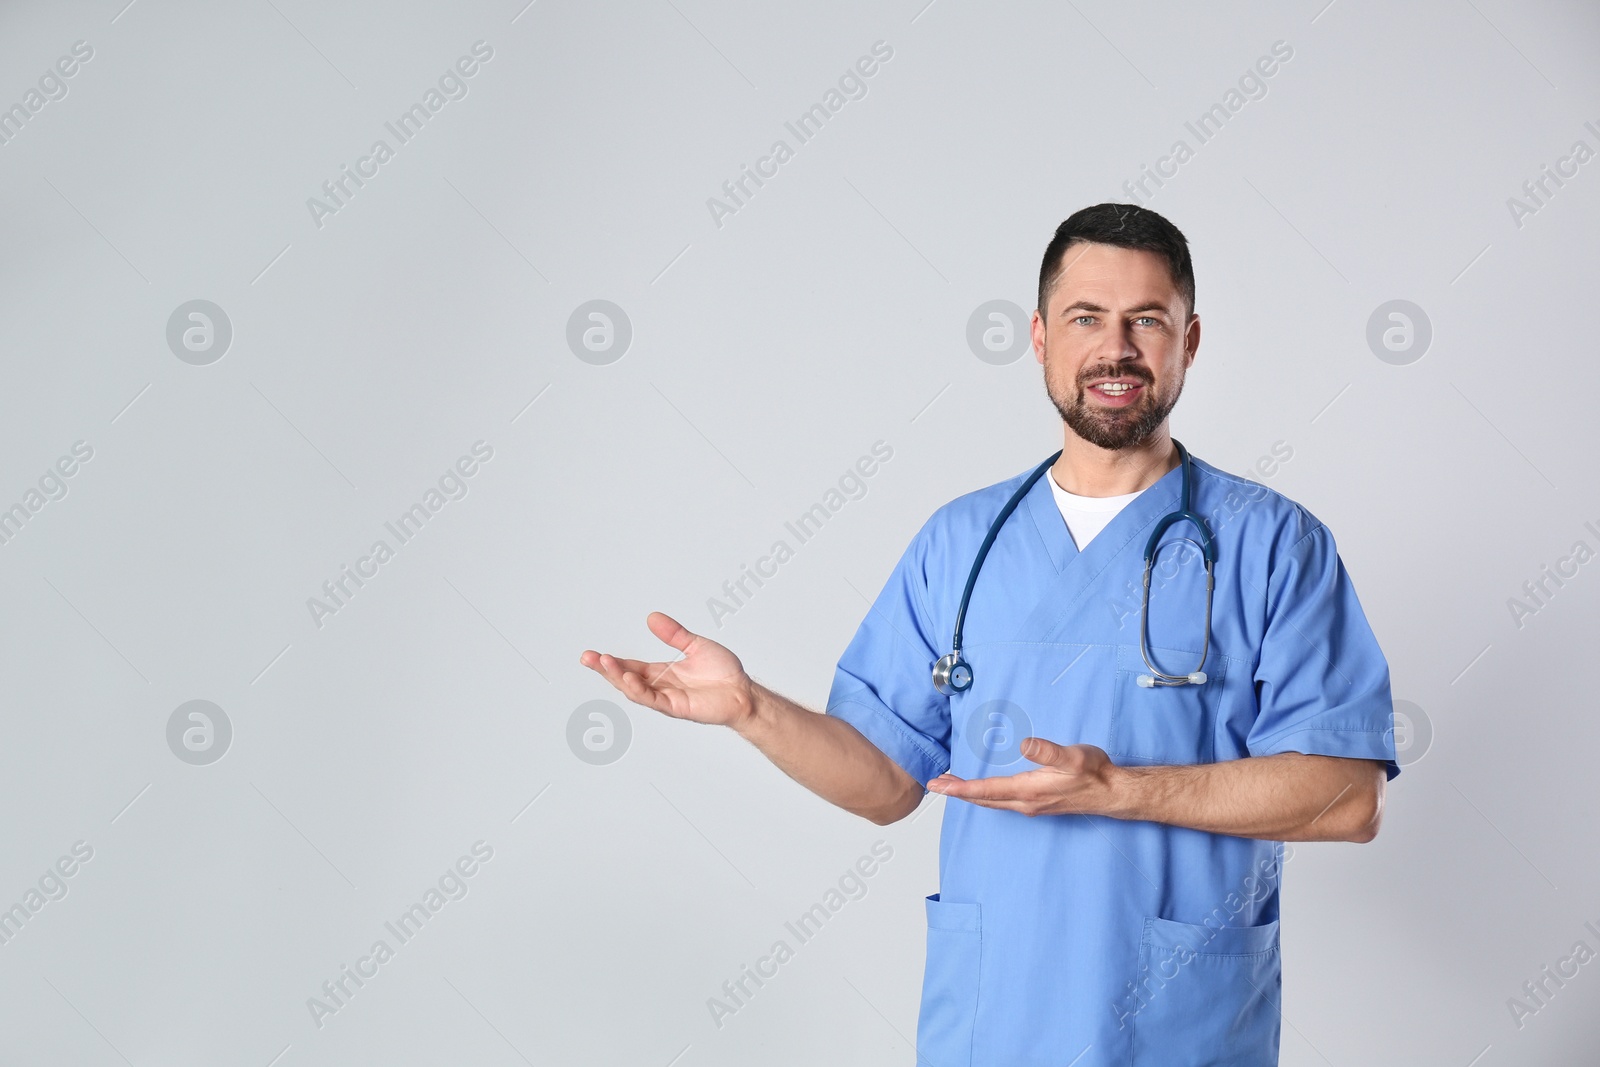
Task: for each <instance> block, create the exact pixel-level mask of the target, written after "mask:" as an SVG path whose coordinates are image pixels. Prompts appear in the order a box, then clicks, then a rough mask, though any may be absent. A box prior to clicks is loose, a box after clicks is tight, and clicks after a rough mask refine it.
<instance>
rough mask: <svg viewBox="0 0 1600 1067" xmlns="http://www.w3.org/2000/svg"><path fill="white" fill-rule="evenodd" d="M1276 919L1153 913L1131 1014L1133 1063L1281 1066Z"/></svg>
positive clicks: (1146, 1066) (1153, 1066)
mask: <svg viewBox="0 0 1600 1067" xmlns="http://www.w3.org/2000/svg"><path fill="white" fill-rule="evenodd" d="M1280 962H1281V961H1280V957H1279V954H1278V923H1277V921H1276V920H1274V921H1273V922H1270V923H1267V924H1266V925H1264V926H1233V927H1221V928H1217V927H1211V926H1197V925H1195V924H1192V923H1180V922H1174V921H1172V920H1171V919H1158V918H1147V919H1145V921H1144V936H1143V938H1142V939H1141V940H1140V944H1139V972H1138V979H1137V981H1136V988H1137V989H1138V995H1137V997H1136V1006H1135V1009H1134V1013H1133V1016H1132V1027H1133V1059H1132V1063H1133V1064H1134V1067H1222V1065H1230V1067H1240V1065H1244V1067H1276V1064H1277V1062H1278V1038H1279V1025H1280V1016H1279V1010H1278V1005H1279V1003H1280V998H1281V978H1282V975H1281V970H1280Z"/></svg>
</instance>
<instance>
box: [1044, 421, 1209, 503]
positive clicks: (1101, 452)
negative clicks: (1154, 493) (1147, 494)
mask: <svg viewBox="0 0 1600 1067" xmlns="http://www.w3.org/2000/svg"><path fill="white" fill-rule="evenodd" d="M1062 434H1063V437H1064V441H1063V444H1062V448H1061V458H1060V459H1058V460H1056V461H1055V464H1054V465H1053V466H1051V468H1050V475H1051V477H1053V478H1054V479H1055V480H1056V484H1057V485H1059V486H1060V487H1061V488H1063V489H1065V490H1066V491H1067V492H1069V493H1076V494H1077V495H1079V496H1124V495H1126V494H1128V493H1137V492H1140V491H1141V490H1144V489H1148V488H1149V487H1150V486H1152V485H1154V484H1155V483H1156V482H1158V481H1159V480H1160V479H1161V476H1162V475H1164V474H1166V473H1167V472H1168V471H1170V470H1171V469H1172V468H1174V467H1176V466H1178V464H1179V463H1180V462H1181V461H1180V460H1179V459H1178V450H1177V448H1176V447H1174V446H1173V444H1172V435H1171V434H1170V433H1168V432H1167V429H1166V427H1164V426H1163V427H1162V428H1161V429H1160V430H1158V431H1156V432H1155V433H1153V434H1151V435H1150V437H1149V439H1148V440H1145V441H1141V442H1140V443H1139V444H1137V445H1133V446H1131V447H1129V448H1122V449H1116V450H1111V449H1105V448H1101V447H1100V446H1098V445H1093V444H1090V443H1089V442H1088V441H1085V440H1084V439H1083V438H1081V437H1079V436H1078V435H1077V434H1075V433H1073V432H1072V429H1071V428H1070V427H1068V426H1065V425H1063V426H1062Z"/></svg>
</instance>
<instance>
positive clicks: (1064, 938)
mask: <svg viewBox="0 0 1600 1067" xmlns="http://www.w3.org/2000/svg"><path fill="white" fill-rule="evenodd" d="M1032 335H1033V347H1034V352H1035V355H1036V356H1037V358H1038V360H1039V362H1040V363H1041V364H1042V365H1043V367H1044V378H1045V386H1046V390H1047V392H1048V393H1049V396H1050V399H1051V400H1052V401H1053V402H1054V404H1055V406H1056V409H1057V410H1058V411H1059V412H1060V414H1061V418H1062V422H1063V447H1062V450H1061V453H1060V455H1059V458H1056V459H1055V461H1054V463H1052V464H1051V465H1050V467H1049V472H1048V477H1039V478H1038V479H1037V480H1036V481H1034V482H1033V483H1032V485H1031V486H1027V482H1026V481H1025V476H1026V472H1025V473H1024V474H1019V475H1017V476H1015V477H1013V478H1010V479H1008V480H1006V481H1004V482H1001V483H999V484H997V485H992V486H990V487H988V488H986V489H980V490H978V491H977V492H973V493H969V494H967V495H965V496H962V497H960V498H958V499H956V500H954V501H951V502H950V503H948V504H946V505H945V506H943V507H941V508H940V509H939V510H938V511H936V512H935V513H934V515H933V517H932V518H931V519H929V520H928V522H927V524H926V525H924V526H923V528H922V530H921V531H920V532H919V533H918V534H917V535H916V537H915V538H914V539H913V540H912V542H911V545H910V547H909V548H908V549H907V550H906V552H905V554H904V555H903V556H902V557H901V559H900V562H899V564H898V565H897V566H896V567H895V569H894V572H893V573H892V574H891V575H890V577H889V580H888V583H887V585H886V586H885V587H884V589H883V591H882V593H880V594H879V596H878V599H877V601H876V602H875V603H874V605H873V607H872V610H871V611H870V612H869V613H868V615H867V617H866V619H865V620H864V621H863V622H862V623H861V626H860V629H859V630H858V631H857V632H856V635H855V638H854V639H853V640H852V641H851V643H850V645H849V647H848V648H847V649H846V650H845V653H844V656H843V657H842V658H841V660H840V662H839V666H838V671H837V673H836V674H835V677H834V682H833V687H832V691H831V693H830V694H829V697H828V707H827V711H826V713H825V714H821V715H819V714H817V713H815V712H812V711H809V710H807V709H805V708H803V707H801V706H799V705H797V704H795V703H794V702H793V701H790V700H788V699H786V698H784V697H782V696H780V695H778V694H777V693H774V692H772V691H771V690H769V689H767V688H765V687H764V686H762V685H760V684H758V683H756V682H754V681H753V680H751V679H750V677H749V676H748V675H747V674H746V673H745V672H744V669H743V667H742V666H741V665H740V663H739V660H738V659H737V657H735V656H734V655H733V653H731V652H730V651H728V650H727V649H726V648H723V647H722V646H720V645H718V644H716V643H715V642H712V641H710V640H708V639H706V638H704V637H700V636H697V635H695V634H691V633H690V632H689V631H687V630H686V629H684V628H683V627H682V626H680V625H679V624H678V623H677V622H675V621H673V620H672V619H670V618H668V617H667V616H665V615H662V614H660V613H659V612H658V613H654V614H652V615H651V616H650V617H649V619H648V625H649V627H650V630H651V632H653V633H654V634H655V635H656V636H657V637H659V638H660V639H661V640H663V641H665V642H666V643H667V644H669V645H671V646H672V647H673V648H675V649H677V650H679V651H680V652H681V653H683V658H682V659H680V660H678V661H677V662H674V663H671V664H667V663H646V662H640V661H637V660H619V659H616V658H614V657H612V656H609V655H600V654H598V653H596V652H593V651H585V652H584V653H583V655H582V657H581V662H583V663H584V664H585V665H586V666H589V667H591V668H593V669H595V670H596V671H598V672H600V673H601V674H603V675H604V676H605V677H606V678H607V680H609V681H610V682H611V683H612V684H613V685H614V686H616V688H617V689H619V690H620V691H621V692H622V693H623V694H624V695H625V696H627V697H628V698H629V699H630V700H633V701H634V702H636V703H639V704H643V705H645V706H646V707H651V708H655V709H656V710H658V711H661V712H663V713H665V714H668V715H672V716H675V717H678V718H687V719H693V720H695V721H698V722H705V723H721V724H724V725H727V726H731V727H733V728H734V729H735V730H737V731H739V733H740V734H741V735H743V736H744V737H745V738H747V739H748V740H750V741H751V742H753V743H754V744H755V745H756V746H757V747H758V748H760V749H761V751H762V752H763V753H765V754H766V755H767V756H768V757H769V758H770V759H771V760H772V761H773V762H774V763H776V764H777V765H778V766H779V767H780V768H781V769H782V770H783V771H784V772H785V773H787V774H788V775H790V776H791V777H792V778H794V779H795V780H797V781H799V782H800V783H801V784H802V785H804V786H806V787H807V788H809V789H811V790H812V791H814V792H816V793H817V794H819V795H820V796H822V797H824V798H825V799H827V800H829V801H832V802H833V803H835V804H837V805H839V806H841V807H843V808H845V809H847V810H849V811H852V812H855V813H857V814H859V815H862V816H864V817H866V818H868V819H871V820H872V821H873V822H876V823H879V824H887V823H891V822H894V821H895V820H897V819H901V818H904V817H905V816H906V815H907V814H909V813H910V812H912V811H913V810H915V809H916V807H917V806H918V804H919V803H920V802H921V800H922V797H923V795H924V787H926V789H927V790H930V791H933V792H937V793H942V794H944V795H945V796H946V797H949V798H951V800H952V801H954V802H951V803H947V804H946V805H945V811H944V825H943V828H942V830H941V838H940V864H939V892H937V893H935V894H933V895H931V896H929V897H928V898H927V902H926V908H927V920H928V942H927V952H928V954H927V966H926V969H925V972H924V977H923V993H922V1007H921V1015H920V1019H919V1023H918V1028H917V1051H918V1056H919V1062H920V1063H923V1064H927V1065H929V1067H966V1065H983V1067H1023V1065H1033V1064H1039V1065H1044V1064H1051V1065H1054V1067H1065V1065H1066V1064H1069V1063H1070V1064H1073V1065H1074V1067H1097V1065H1111V1064H1116V1065H1119V1067H1121V1065H1126V1064H1130V1063H1131V1064H1135V1065H1139V1064H1149V1065H1160V1067H1188V1065H1201V1064H1223V1063H1226V1064H1247V1065H1251V1067H1257V1065H1270V1064H1276V1063H1277V1062H1278V1039H1279V1025H1280V1020H1279V997H1280V968H1279V955H1278V877H1279V874H1280V863H1281V859H1282V853H1281V845H1280V844H1279V843H1280V842H1283V841H1357V842H1361V841H1370V840H1371V839H1372V838H1373V837H1374V836H1375V835H1376V834H1377V832H1378V826H1379V821H1380V818H1381V814H1382V811H1383V797H1384V786H1385V783H1386V782H1387V781H1388V779H1391V778H1393V777H1394V776H1395V775H1396V774H1398V773H1399V767H1398V766H1397V765H1396V763H1395V753H1394V744H1393V736H1392V713H1393V704H1392V701H1391V698H1390V693H1389V671H1388V664H1387V663H1386V662H1385V660H1384V657H1383V654H1382V652H1381V651H1380V650H1379V648H1378V646H1377V642H1376V640H1375V639H1374V637H1373V634H1372V631H1371V628H1370V627H1369V626H1368V624H1367V621H1366V618H1365V616H1364V614H1363V613H1362V610H1361V606H1360V604H1359V602H1358V601H1357V599H1356V595H1355V591H1354V589H1353V587H1352V585H1351V583H1350V579H1349V577H1348V576H1347V575H1346V573H1345V570H1344V567H1343V564H1342V563H1341V561H1340V559H1339V556H1338V553H1337V551H1336V549H1335V546H1334V541H1333V537H1332V535H1331V534H1330V533H1329V531H1328V529H1327V527H1325V526H1323V525H1322V523H1321V522H1319V521H1318V520H1317V519H1316V518H1315V517H1314V516H1312V515H1311V514H1310V513H1309V512H1308V511H1307V510H1306V509H1304V508H1303V507H1301V506H1300V505H1298V504H1296V503H1294V502H1293V501H1291V500H1289V499H1287V498H1285V497H1283V496H1281V495H1280V494H1278V493H1274V492H1272V491H1270V490H1268V489H1266V488H1265V487H1263V486H1260V485H1258V484H1256V483H1254V482H1249V481H1246V480H1244V479H1241V478H1236V477H1234V476H1233V475H1230V474H1227V473H1225V472H1223V471H1221V470H1218V469H1217V468H1215V467H1213V466H1211V465H1210V464H1208V463H1205V462H1203V461H1201V460H1199V459H1195V458H1193V457H1190V467H1191V469H1192V475H1191V477H1192V487H1191V489H1190V491H1189V497H1190V499H1189V504H1188V506H1189V507H1190V508H1191V509H1192V511H1193V512H1195V513H1198V515H1199V516H1201V517H1203V518H1204V519H1205V521H1206V525H1207V526H1208V527H1209V534H1210V536H1211V537H1212V538H1214V546H1215V565H1214V581H1215V586H1214V590H1213V591H1212V593H1211V604H1210V605H1209V606H1208V596H1207V585H1208V574H1207V566H1206V564H1205V562H1203V560H1202V556H1201V552H1200V550H1199V548H1198V547H1197V546H1200V545H1203V544H1204V542H1205V541H1206V535H1205V534H1203V533H1202V532H1201V531H1200V529H1199V527H1198V525H1197V524H1195V523H1192V522H1189V521H1179V522H1175V523H1174V524H1171V525H1169V526H1167V527H1166V528H1165V529H1164V530H1162V532H1161V533H1160V535H1159V544H1160V549H1159V551H1158V552H1157V553H1156V558H1155V560H1153V562H1154V563H1155V566H1154V567H1152V568H1151V570H1150V572H1149V577H1148V578H1147V577H1146V574H1147V570H1146V565H1145V558H1144V557H1145V548H1146V544H1147V542H1148V541H1149V540H1150V538H1151V535H1152V532H1153V531H1156V530H1158V529H1160V528H1161V526H1160V524H1161V520H1162V519H1163V517H1164V516H1167V515H1168V514H1169V513H1171V512H1174V511H1177V510H1178V509H1179V508H1180V507H1181V506H1182V502H1183V500H1184V497H1185V492H1184V469H1183V468H1184V464H1183V462H1182V457H1183V456H1184V454H1185V453H1184V452H1183V450H1181V446H1179V445H1177V444H1176V443H1175V442H1174V441H1173V440H1172V438H1171V436H1170V435H1169V433H1168V428H1167V416H1168V414H1169V413H1170V412H1171V410H1172V408H1173V405H1175V404H1176V403H1177V400H1178V396H1179V394H1180V392H1181V391H1182V389H1183V381H1184V375H1185V372H1186V371H1187V370H1188V368H1189V367H1190V365H1191V364H1192V363H1193V362H1194V358H1195V353H1196V351H1197V350H1198V348H1199V345H1200V319H1199V317H1198V316H1197V315H1196V314H1195V312H1194V271H1193V266H1192V264H1191V261H1190V257H1189V250H1188V243H1187V241H1186V240H1185V239H1184V237H1183V235H1182V234H1181V233H1180V232H1179V231H1178V230H1177V228H1176V227H1174V226H1173V225H1172V224H1171V223H1170V222H1168V221H1167V220H1166V219H1164V218H1162V217H1161V216H1160V215H1157V214H1156V213H1155V212H1152V211H1148V210H1145V209H1143V208H1139V207H1135V206H1132V205H1127V204H1099V205H1096V206H1094V207H1090V208H1085V209H1084V210H1082V211H1079V212H1078V213H1076V214H1075V215H1073V216H1072V217H1071V218H1069V219H1067V220H1066V221H1065V222H1063V223H1062V224H1061V226H1060V228H1059V229H1057V231H1056V234H1055V237H1054V239H1053V240H1052V241H1051V242H1050V245H1049V247H1048V248H1047V249H1046V251H1045V256H1044V261H1043V263H1042V265H1041V268H1040V273H1039V305H1038V310H1036V311H1035V312H1034V314H1033V320H1032ZM1039 473H1041V474H1042V473H1043V472H1042V471H1040V472H1039ZM1025 486H1027V488H1026V489H1025V491H1024V487H1025ZM1018 492H1021V493H1022V494H1023V495H1022V496H1021V498H1020V499H1019V500H1018V501H1017V505H1016V510H1015V511H1014V512H1013V513H1011V515H1010V517H1009V518H1008V519H1006V520H1005V521H1004V522H1003V523H1001V524H1000V526H999V528H998V530H997V532H996V534H995V538H994V541H993V545H992V548H991V549H990V551H989V553H988V555H987V557H986V558H985V559H984V560H983V562H982V566H981V569H980V571H979V577H978V578H977V579H976V580H975V584H974V586H973V590H972V594H971V599H970V603H969V604H968V605H967V610H966V612H965V616H964V634H963V637H964V643H963V644H962V647H961V656H962V658H963V660H964V662H965V665H966V668H967V669H968V670H970V672H971V681H970V688H964V689H963V687H962V685H960V684H956V685H952V684H949V683H948V682H947V683H946V684H944V685H943V686H941V687H936V686H935V684H934V681H933V677H932V675H931V671H932V669H933V667H934V665H935V662H936V661H938V660H940V658H941V657H942V656H944V655H945V653H946V652H948V651H950V647H951V644H952V643H953V642H952V635H953V631H954V627H955V625H956V618H957V613H958V611H959V608H960V605H961V600H962V591H963V589H964V588H965V587H966V585H967V579H968V576H969V573H970V571H971V568H972V565H973V561H974V558H975V557H976V556H977V555H978V554H979V550H980V547H981V545H982V544H983V541H984V538H985V535H986V534H988V533H989V532H990V529H991V527H992V525H993V524H994V522H995V520H996V518H997V516H999V515H1000V513H1001V512H1002V509H1003V508H1004V507H1005V504H1006V503H1007V501H1009V500H1011V499H1012V498H1013V495H1014V494H1016V493H1018ZM1186 539H1187V540H1186ZM1146 581H1148V582H1149V586H1148V590H1149V600H1148V612H1146V611H1145V610H1144V607H1143V602H1144V597H1143V594H1144V591H1145V588H1146V587H1145V585H1144V583H1145V582H1146ZM1141 630H1145V631H1146V632H1145V634H1144V636H1143V638H1142V637H1141ZM1202 657H1203V662H1202ZM1158 674H1159V678H1158V677H1157V676H1158ZM961 681H965V679H964V678H963V679H961ZM1152 683H1154V684H1152ZM1170 683H1178V684H1170ZM952 689H953V690H956V691H952ZM1019 742H1020V744H1019Z"/></svg>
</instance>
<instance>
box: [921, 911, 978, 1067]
mask: <svg viewBox="0 0 1600 1067" xmlns="http://www.w3.org/2000/svg"><path fill="white" fill-rule="evenodd" d="M924 904H925V905H926V906H927V911H928V962H927V965H926V966H925V968H924V970H923V973H922V1009H921V1011H920V1012H919V1014H918V1016H917V1054H918V1056H919V1057H920V1059H921V1060H922V1061H924V1062H927V1063H931V1064H935V1065H937V1067H971V1064H972V1031H973V1023H974V1020H975V1019H976V1016H977V1013H978V979H979V976H980V974H981V970H982V964H983V922H982V912H981V910H980V908H979V906H978V905H977V904H967V903H961V902H958V901H953V900H940V899H939V894H938V893H934V894H933V895H932V896H930V897H928V898H927V899H926V900H925V901H924Z"/></svg>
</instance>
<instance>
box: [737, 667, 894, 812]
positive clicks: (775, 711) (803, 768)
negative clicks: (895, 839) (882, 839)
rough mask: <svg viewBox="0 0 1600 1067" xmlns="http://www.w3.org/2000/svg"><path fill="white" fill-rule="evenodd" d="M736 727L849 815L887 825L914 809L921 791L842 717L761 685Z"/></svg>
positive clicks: (757, 685)
mask: <svg viewBox="0 0 1600 1067" xmlns="http://www.w3.org/2000/svg"><path fill="white" fill-rule="evenodd" d="M750 690H751V707H750V709H749V711H748V713H747V714H746V715H745V716H744V717H743V719H742V720H740V722H739V723H737V724H736V725H735V726H734V729H735V730H736V731H737V732H738V733H739V735H740V736H741V737H743V738H744V739H745V740H747V741H749V742H750V743H751V744H753V745H755V746H756V748H758V749H760V750H761V752H762V754H763V755H765V756H766V757H767V758H768V759H769V760H771V761H772V762H773V763H774V764H776V765H777V767H778V769H779V770H781V771H783V773H784V774H787V775H788V776H789V777H790V778H793V779H794V780H795V781H797V782H799V783H800V784H801V785H803V786H805V787H806V788H807V789H809V790H811V791H812V792H813V793H815V794H817V795H818V796H819V797H821V798H822V799H824V800H826V801H828V802H829V803H831V804H836V805H838V806H839V807H841V808H844V809H845V810H846V811H849V812H851V813H853V814H856V815H860V816H861V817H862V818H865V819H870V820H871V821H873V822H875V823H878V824H879V825H880V826H882V825H887V824H888V823H891V822H894V821H896V820H898V819H902V818H904V817H905V816H906V815H908V814H910V813H911V812H912V811H914V810H915V809H916V807H917V805H918V804H919V803H921V801H922V795H923V789H922V786H921V784H920V783H918V782H916V781H913V780H912V778H911V776H910V775H908V774H906V772H905V771H904V770H902V769H901V768H900V766H899V765H898V764H896V763H895V762H894V761H893V760H891V759H889V757H888V756H885V755H884V754H883V753H882V752H881V751H880V750H879V749H878V747H877V746H876V745H874V744H873V743H872V742H871V741H868V740H867V739H866V738H865V737H863V736H862V735H861V733H860V731H858V730H857V729H856V728H855V727H854V726H851V725H850V724H849V723H847V722H845V721H844V720H843V719H839V718H835V717H833V716H831V715H824V714H821V713H819V712H815V711H812V710H810V709H809V708H805V707H802V706H801V705H799V704H796V703H795V702H794V701H792V700H790V699H788V698H787V697H785V696H783V695H781V694H779V693H775V692H773V691H772V690H770V689H768V688H766V687H765V686H763V685H761V684H760V683H758V682H754V681H752V682H751V683H750Z"/></svg>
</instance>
